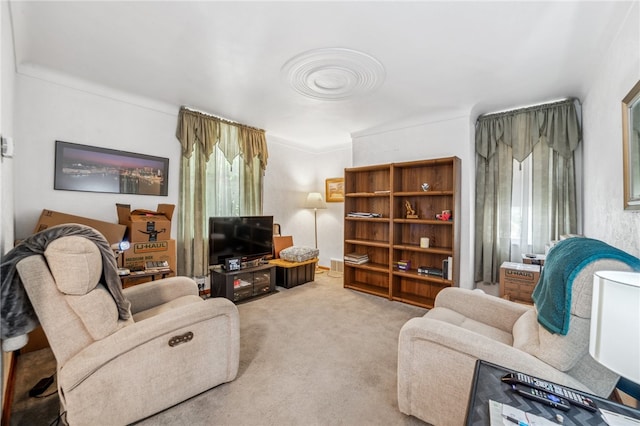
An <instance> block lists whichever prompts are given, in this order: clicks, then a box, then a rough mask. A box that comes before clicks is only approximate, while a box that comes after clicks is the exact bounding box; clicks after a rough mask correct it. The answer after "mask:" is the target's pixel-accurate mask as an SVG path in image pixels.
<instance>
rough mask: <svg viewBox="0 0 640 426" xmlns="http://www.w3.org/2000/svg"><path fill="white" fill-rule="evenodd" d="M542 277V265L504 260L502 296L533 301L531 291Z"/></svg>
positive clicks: (501, 268) (522, 300) (501, 283)
mask: <svg viewBox="0 0 640 426" xmlns="http://www.w3.org/2000/svg"><path fill="white" fill-rule="evenodd" d="M539 279H540V265H529V264H524V263H515V262H504V263H503V264H502V265H501V266H500V297H505V296H506V297H508V298H509V299H511V300H517V301H521V302H527V303H533V300H532V299H531V293H533V288H534V287H535V286H536V284H538V280H539Z"/></svg>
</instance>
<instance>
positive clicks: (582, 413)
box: [466, 360, 640, 426]
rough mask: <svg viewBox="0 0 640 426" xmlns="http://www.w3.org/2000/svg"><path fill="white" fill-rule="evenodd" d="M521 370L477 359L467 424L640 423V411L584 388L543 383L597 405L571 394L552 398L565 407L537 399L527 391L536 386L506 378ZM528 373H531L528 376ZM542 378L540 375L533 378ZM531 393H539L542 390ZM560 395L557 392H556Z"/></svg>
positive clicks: (483, 425) (581, 424)
mask: <svg viewBox="0 0 640 426" xmlns="http://www.w3.org/2000/svg"><path fill="white" fill-rule="evenodd" d="M509 373H514V374H515V377H518V372H516V371H513V370H509V369H506V368H504V367H501V366H498V365H495V364H492V363H490V362H487V361H483V360H478V361H477V362H476V368H475V372H474V377H473V383H472V385H471V392H470V397H469V405H468V407H467V419H466V425H467V426H472V425H473V426H480V425H482V426H486V425H493V424H500V425H503V424H504V425H506V424H526V425H531V424H536V425H558V424H562V425H564V426H567V425H580V426H583V425H603V424H609V425H613V424H625V425H640V411H639V410H637V409H634V408H632V407H628V406H625V405H622V404H618V403H616V402H614V401H610V400H608V399H604V398H600V397H598V396H596V395H591V394H588V393H585V392H580V391H577V390H575V389H571V388H568V387H563V386H559V385H557V384H555V383H551V382H545V381H543V380H541V382H542V383H546V384H547V385H551V386H553V387H554V388H562V389H564V390H565V391H567V393H569V394H576V395H578V396H580V397H584V398H586V399H588V400H589V401H592V403H593V406H594V408H595V409H586V408H582V407H580V406H579V405H577V404H576V403H575V402H573V401H571V400H570V398H569V397H567V396H564V397H562V398H560V397H558V398H553V399H552V401H556V400H558V401H560V405H564V406H565V408H564V409H563V408H556V407H553V406H552V405H551V404H547V403H542V402H538V401H536V400H534V399H532V398H531V396H523V395H524V394H527V395H528V391H530V390H531V389H534V390H535V388H534V387H530V385H528V386H520V385H516V388H517V387H518V386H520V388H522V391H521V392H520V393H519V392H517V391H514V387H513V386H512V385H511V384H509V383H508V382H506V381H505V379H504V378H505V376H506V375H507V374H509ZM525 377H528V376H525ZM533 379H536V380H539V379H538V378H533ZM531 393H533V394H535V395H538V394H539V392H535V391H532V392H531ZM556 395H557V393H556Z"/></svg>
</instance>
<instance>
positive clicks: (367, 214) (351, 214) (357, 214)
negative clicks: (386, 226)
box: [347, 212, 382, 217]
mask: <svg viewBox="0 0 640 426" xmlns="http://www.w3.org/2000/svg"><path fill="white" fill-rule="evenodd" d="M347 216H348V217H382V215H381V214H380V213H370V212H349V213H347Z"/></svg>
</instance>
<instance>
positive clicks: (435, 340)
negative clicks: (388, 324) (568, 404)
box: [398, 317, 591, 392]
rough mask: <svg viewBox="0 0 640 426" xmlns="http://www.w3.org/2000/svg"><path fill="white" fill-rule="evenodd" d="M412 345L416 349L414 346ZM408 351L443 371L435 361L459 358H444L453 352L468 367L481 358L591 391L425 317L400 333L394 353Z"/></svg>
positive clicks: (520, 354) (532, 360)
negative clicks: (468, 364) (466, 362)
mask: <svg viewBox="0 0 640 426" xmlns="http://www.w3.org/2000/svg"><path fill="white" fill-rule="evenodd" d="M416 345H418V346H419V348H418V347H415V346H416ZM408 348H412V349H410V350H409V353H414V354H415V353H418V352H419V353H420V357H421V358H423V359H425V362H427V363H428V364H429V365H432V368H435V369H438V368H443V367H442V366H443V365H444V364H441V363H438V362H436V360H437V359H442V360H446V359H460V357H459V356H456V357H453V358H452V357H451V355H446V353H447V352H448V353H456V354H458V355H460V356H462V358H463V359H468V360H471V361H472V364H471V365H475V360H477V359H482V360H485V361H489V362H492V363H494V364H497V365H502V366H504V367H506V368H509V369H513V370H516V371H521V372H524V373H527V374H530V375H533V376H536V377H541V378H543V379H545V380H550V381H553V382H555V383H559V384H562V385H564V386H571V387H573V388H576V389H579V390H583V391H587V392H591V390H590V389H588V388H587V387H586V386H585V385H584V384H582V383H581V382H579V381H577V380H576V379H574V378H573V377H571V376H569V375H568V374H565V373H564V372H562V371H560V370H557V369H555V368H553V367H552V366H551V365H549V364H547V363H545V362H544V361H542V360H540V359H538V358H536V357H535V356H533V355H530V354H528V353H526V352H524V351H521V350H519V349H516V348H514V347H512V346H509V345H506V344H504V343H501V342H499V341H496V340H493V339H491V338H489V337H486V336H483V335H481V334H477V333H475V332H473V331H470V330H467V329H464V328H461V327H458V326H457V325H454V324H449V323H446V322H443V321H438V320H433V319H429V318H428V317H421V318H413V319H411V320H409V321H408V322H407V323H406V324H405V325H404V326H403V327H402V329H401V330H400V343H399V349H398V350H399V352H400V353H402V352H403V351H405V352H406V351H407V349H408ZM425 348H428V350H425ZM429 351H431V352H433V351H437V352H438V353H439V354H440V356H438V357H434V356H431V355H430V354H429ZM429 360H430V361H429ZM445 364H446V362H445ZM454 364H455V363H454ZM451 367H452V368H453V369H456V368H460V366H456V365H452V366H451ZM471 372H472V371H471Z"/></svg>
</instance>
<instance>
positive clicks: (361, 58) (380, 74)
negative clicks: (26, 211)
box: [281, 48, 385, 101]
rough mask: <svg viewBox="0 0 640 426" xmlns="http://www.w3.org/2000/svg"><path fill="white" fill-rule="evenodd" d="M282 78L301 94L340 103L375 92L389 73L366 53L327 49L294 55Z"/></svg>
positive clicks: (283, 68)
mask: <svg viewBox="0 0 640 426" xmlns="http://www.w3.org/2000/svg"><path fill="white" fill-rule="evenodd" d="M281 76H282V78H283V79H284V80H285V81H286V82H287V83H288V84H289V85H291V87H292V88H293V89H294V90H295V91H296V92H298V93H300V94H301V95H304V96H307V97H309V98H312V99H319V100H332V101H337V100H344V99H349V98H353V97H357V96H362V95H364V94H366V93H370V92H373V91H374V90H376V89H377V88H378V87H380V85H381V84H382V83H383V82H384V79H385V71H384V67H383V66H382V64H381V63H380V62H379V61H378V60H377V59H375V58H374V57H372V56H369V55H367V54H366V53H362V52H358V51H356V50H351V49H343V48H324V49H315V50H309V51H307V52H304V53H301V54H299V55H297V56H294V57H293V58H291V59H290V60H289V61H287V62H286V63H285V64H284V65H283V66H282V69H281Z"/></svg>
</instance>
